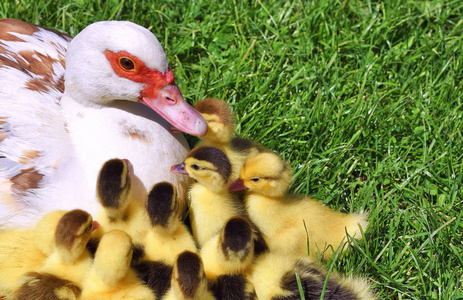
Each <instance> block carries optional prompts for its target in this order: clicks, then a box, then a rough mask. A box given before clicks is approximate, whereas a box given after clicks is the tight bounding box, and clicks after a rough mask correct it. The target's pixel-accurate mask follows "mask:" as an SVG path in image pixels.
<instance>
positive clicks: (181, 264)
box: [163, 251, 215, 300]
mask: <svg viewBox="0 0 463 300" xmlns="http://www.w3.org/2000/svg"><path fill="white" fill-rule="evenodd" d="M163 299H165V300H190V299H191V300H193V299H195V300H196V299H201V300H214V299H215V297H214V296H213V295H212V293H211V291H209V289H208V282H207V279H206V275H205V274H204V267H203V263H202V261H201V258H200V257H199V255H198V254H197V253H195V252H191V251H184V252H182V253H180V254H179V255H178V256H177V257H176V259H175V263H174V269H173V272H172V282H171V288H170V290H169V291H168V293H167V295H166V296H165V297H164V298H163Z"/></svg>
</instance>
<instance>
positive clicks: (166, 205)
mask: <svg viewBox="0 0 463 300" xmlns="http://www.w3.org/2000/svg"><path fill="white" fill-rule="evenodd" d="M177 206H178V202H177V194H176V191H175V187H174V186H173V185H172V184H171V183H169V182H160V183H157V184H156V185H154V186H153V188H152V189H151V192H150V193H149V195H148V201H147V203H146V209H147V211H148V215H149V217H150V220H151V225H152V226H155V225H158V226H162V227H167V226H168V225H169V219H170V217H171V216H172V215H173V214H175V213H176V211H177Z"/></svg>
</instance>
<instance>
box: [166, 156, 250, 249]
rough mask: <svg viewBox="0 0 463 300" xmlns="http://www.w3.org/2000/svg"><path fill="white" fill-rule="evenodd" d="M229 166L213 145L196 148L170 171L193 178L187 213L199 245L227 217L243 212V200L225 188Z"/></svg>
mask: <svg viewBox="0 0 463 300" xmlns="http://www.w3.org/2000/svg"><path fill="white" fill-rule="evenodd" d="M231 168H232V167H231V164H230V161H229V160H228V158H227V156H226V155H225V153H224V152H223V151H221V150H220V149H218V148H216V147H199V148H195V149H193V150H191V151H190V153H188V155H187V156H186V158H185V160H184V162H183V163H181V164H178V165H175V166H172V167H171V171H172V172H174V173H180V174H187V175H189V176H190V177H191V178H193V179H195V180H196V182H195V183H193V184H192V186H191V188H190V191H189V197H190V212H189V214H190V215H189V216H190V221H191V228H192V231H193V236H194V237H195V239H196V241H197V242H198V245H199V247H200V248H201V247H202V246H203V245H204V244H205V243H206V242H207V241H208V240H209V239H211V238H212V237H213V236H215V235H217V234H218V233H219V232H220V231H221V230H222V227H223V226H224V225H225V223H226V222H227V220H228V219H230V218H231V217H234V216H237V215H242V214H243V213H244V208H243V206H242V204H241V203H239V201H238V199H237V198H236V197H235V196H233V195H232V194H231V193H230V192H229V191H228V182H229V179H230V175H231Z"/></svg>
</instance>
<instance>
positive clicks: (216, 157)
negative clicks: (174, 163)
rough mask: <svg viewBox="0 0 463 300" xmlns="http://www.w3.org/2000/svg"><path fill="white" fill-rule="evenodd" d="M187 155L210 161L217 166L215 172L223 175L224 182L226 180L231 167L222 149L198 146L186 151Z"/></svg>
mask: <svg viewBox="0 0 463 300" xmlns="http://www.w3.org/2000/svg"><path fill="white" fill-rule="evenodd" d="M187 157H193V158H196V159H197V160H204V161H208V162H210V163H211V164H213V165H214V166H215V167H216V168H217V172H218V173H219V174H220V175H221V176H222V177H223V179H224V180H225V182H227V181H228V179H229V177H230V174H231V168H232V167H231V164H230V160H229V159H228V157H227V156H226V155H225V153H223V151H222V150H220V149H218V148H216V147H208V146H205V147H199V148H195V149H193V150H192V151H191V152H190V153H188V155H187Z"/></svg>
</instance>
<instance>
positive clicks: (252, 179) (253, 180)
mask: <svg viewBox="0 0 463 300" xmlns="http://www.w3.org/2000/svg"><path fill="white" fill-rule="evenodd" d="M251 181H252V182H259V181H260V177H254V178H251Z"/></svg>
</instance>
